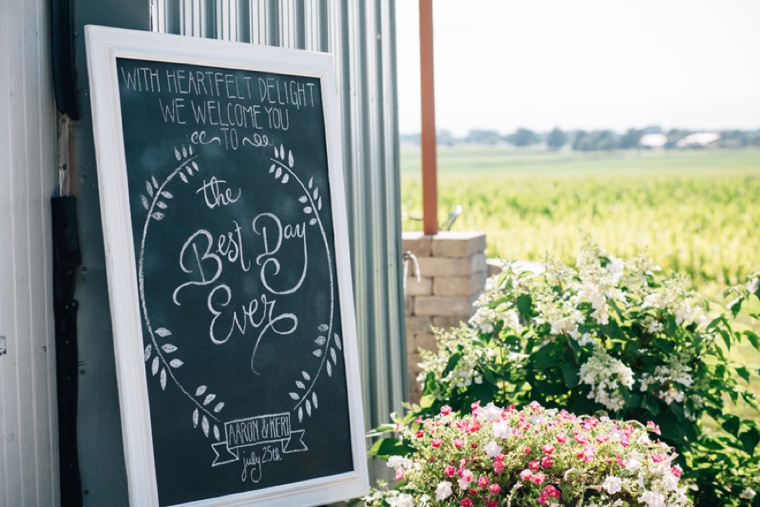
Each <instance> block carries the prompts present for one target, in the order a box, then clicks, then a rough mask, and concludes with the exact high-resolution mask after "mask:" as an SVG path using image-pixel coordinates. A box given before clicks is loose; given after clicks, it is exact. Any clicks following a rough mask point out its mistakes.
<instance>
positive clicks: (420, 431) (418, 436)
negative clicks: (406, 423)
mask: <svg viewBox="0 0 760 507" xmlns="http://www.w3.org/2000/svg"><path fill="white" fill-rule="evenodd" d="M424 436H425V432H424V431H422V430H419V431H418V432H417V438H422V437H424Z"/></svg>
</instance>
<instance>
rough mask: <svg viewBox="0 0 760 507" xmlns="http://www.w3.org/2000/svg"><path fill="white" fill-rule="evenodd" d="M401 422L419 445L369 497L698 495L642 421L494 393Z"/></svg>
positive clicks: (655, 505) (454, 499) (653, 500)
mask: <svg viewBox="0 0 760 507" xmlns="http://www.w3.org/2000/svg"><path fill="white" fill-rule="evenodd" d="M395 429H396V430H397V431H398V432H399V433H400V436H401V437H402V438H403V440H404V441H406V442H408V443H409V445H410V446H412V448H413V449H414V451H413V452H411V453H410V454H409V455H408V456H391V457H390V458H389V459H388V466H389V467H392V468H394V469H395V472H396V480H398V481H400V483H399V487H398V488H397V489H396V490H393V491H381V490H375V491H373V492H372V494H371V495H370V496H368V497H367V498H365V502H366V504H367V505H368V506H373V507H374V506H376V507H380V506H391V507H411V506H413V505H414V506H431V507H432V506H439V505H460V506H464V507H475V506H485V507H496V506H499V505H511V506H515V507H517V506H534V505H547V506H559V505H585V506H588V507H591V506H596V507H602V506H612V505H614V506H624V505H639V504H641V505H646V506H648V507H665V506H668V507H677V506H683V505H690V502H689V500H688V499H687V497H686V495H685V488H684V487H682V486H679V480H680V478H681V472H682V470H681V467H680V466H678V465H677V464H675V463H674V462H673V460H674V457H675V455H674V454H672V453H671V451H670V448H669V447H668V446H667V445H666V444H663V443H661V442H659V441H656V440H650V437H649V434H648V432H647V428H645V427H644V426H643V425H641V424H640V423H638V422H627V423H623V422H620V421H615V420H611V419H609V418H607V417H601V418H596V417H577V416H575V415H573V414H570V413H568V412H566V411H564V410H561V411H560V410H557V409H549V410H547V409H544V408H543V407H542V406H541V405H539V404H538V403H536V402H533V403H531V404H530V405H529V406H528V407H527V408H525V409H523V410H517V409H515V407H514V406H510V407H508V408H506V409H502V408H499V407H497V406H495V405H493V404H492V403H489V404H488V405H487V406H485V407H481V406H479V404H475V405H474V406H473V410H472V413H471V415H467V416H465V417H462V418H458V417H456V416H454V415H453V413H452V412H451V408H450V407H447V406H444V407H442V408H441V411H440V414H438V415H436V416H435V417H429V418H426V419H422V418H420V419H418V420H417V421H415V423H414V424H411V425H409V426H402V427H401V426H400V427H398V428H395ZM649 430H651V431H655V432H656V431H657V428H656V426H655V425H654V424H653V423H651V424H650V425H649ZM381 445H382V444H381ZM381 445H379V446H377V448H380V447H381Z"/></svg>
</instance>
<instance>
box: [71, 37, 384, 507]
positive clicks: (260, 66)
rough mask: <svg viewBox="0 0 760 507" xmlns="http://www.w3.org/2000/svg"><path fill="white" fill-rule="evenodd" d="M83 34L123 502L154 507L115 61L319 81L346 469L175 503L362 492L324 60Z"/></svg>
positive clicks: (329, 80)
mask: <svg viewBox="0 0 760 507" xmlns="http://www.w3.org/2000/svg"><path fill="white" fill-rule="evenodd" d="M85 36H86V47H87V64H88V71H89V82H90V91H91V104H92V115H93V124H94V136H95V147H96V160H97V165H98V180H99V181H98V184H99V190H100V207H101V213H102V220H103V222H102V225H103V236H104V242H105V251H106V268H107V274H108V289H109V299H110V302H111V321H112V326H113V334H114V347H115V355H116V371H117V380H118V385H119V401H120V407H121V424H122V432H123V439H124V453H125V460H126V468H127V481H128V486H129V501H130V504H131V505H135V506H157V505H158V489H157V484H156V475H155V474H156V471H155V463H154V456H153V447H152V434H151V425H150V413H149V405H148V394H147V382H146V374H145V362H144V357H143V347H142V339H140V340H136V339H135V337H140V338H142V335H143V333H142V324H141V317H140V309H139V304H138V290H137V284H136V281H135V280H136V266H135V259H134V244H133V240H132V234H131V218H130V211H129V195H128V187H127V173H126V158H125V151H124V140H123V134H122V127H121V125H122V122H121V110H120V105H119V104H120V102H119V86H118V80H117V72H116V70H117V67H116V59H117V58H133V59H141V60H154V61H161V62H172V63H186V64H196V65H205V66H214V67H223V68H231V69H243V70H253V71H261V72H275V73H282V74H290V75H298V76H309V77H316V78H319V79H320V82H321V90H322V101H323V104H324V117H325V123H326V125H325V132H326V137H327V139H326V146H327V157H328V165H329V180H330V191H331V192H330V193H331V197H332V210H331V211H332V219H333V224H334V230H335V254H336V268H337V281H338V290H339V294H340V306H341V316H342V328H343V333H344V335H345V336H344V354H345V361H346V384H347V389H348V402H349V407H348V409H349V418H350V427H351V434H352V457H353V463H354V471H353V472H349V473H344V474H339V475H336V476H329V477H323V478H318V479H313V480H308V481H303V482H298V483H291V484H287V485H282V486H277V487H272V488H267V489H262V490H258V491H252V492H248V493H241V494H233V495H228V496H225V497H220V498H214V499H207V500H200V501H194V502H190V503H186V504H182V505H186V506H191V505H192V506H238V505H250V504H256V505H271V506H282V507H285V506H288V507H289V506H294V505H318V504H324V503H329V502H333V501H338V500H342V499H347V498H354V497H357V496H361V495H363V494H365V493H366V492H367V491H368V489H369V479H368V472H367V458H366V442H365V427H364V420H363V410H362V399H361V398H362V397H361V387H360V375H359V366H358V365H359V360H358V351H357V342H356V323H355V314H354V305H353V290H352V284H351V270H350V258H349V244H348V226H347V216H346V205H345V194H344V190H343V188H344V183H343V165H342V158H341V153H342V150H341V149H340V139H341V136H340V133H341V126H340V118H341V116H340V114H339V110H338V104H339V101H338V88H337V83H336V81H335V78H334V67H333V65H334V64H333V58H332V56H331V55H328V54H324V53H312V52H306V51H297V50H289V49H282V48H274V47H263V46H253V45H250V44H240V43H231V42H224V41H216V40H208V39H199V38H191V37H182V36H176V35H166V34H157V33H151V32H140V31H133V30H123V29H115V28H107V27H99V26H92V25H89V26H86V27H85ZM328 459H329V458H328Z"/></svg>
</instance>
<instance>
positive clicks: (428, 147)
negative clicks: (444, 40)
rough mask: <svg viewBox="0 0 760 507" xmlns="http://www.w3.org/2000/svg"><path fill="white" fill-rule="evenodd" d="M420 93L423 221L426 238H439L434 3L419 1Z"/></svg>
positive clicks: (426, 0)
mask: <svg viewBox="0 0 760 507" xmlns="http://www.w3.org/2000/svg"><path fill="white" fill-rule="evenodd" d="M420 84H421V86H420V89H421V94H422V96H421V103H422V133H421V136H420V137H421V145H422V219H423V230H424V232H425V234H430V235H434V234H438V182H437V178H438V177H437V174H436V172H437V168H436V165H437V162H436V140H435V73H434V71H433V0H420Z"/></svg>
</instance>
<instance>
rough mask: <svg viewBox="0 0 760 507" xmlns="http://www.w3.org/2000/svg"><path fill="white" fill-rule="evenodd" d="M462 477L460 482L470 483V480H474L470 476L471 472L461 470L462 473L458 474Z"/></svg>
mask: <svg viewBox="0 0 760 507" xmlns="http://www.w3.org/2000/svg"><path fill="white" fill-rule="evenodd" d="M460 475H461V476H462V480H463V481H465V482H472V479H473V478H474V477H473V475H472V471H471V470H467V469H465V470H462V473H461V474H460Z"/></svg>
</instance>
